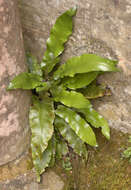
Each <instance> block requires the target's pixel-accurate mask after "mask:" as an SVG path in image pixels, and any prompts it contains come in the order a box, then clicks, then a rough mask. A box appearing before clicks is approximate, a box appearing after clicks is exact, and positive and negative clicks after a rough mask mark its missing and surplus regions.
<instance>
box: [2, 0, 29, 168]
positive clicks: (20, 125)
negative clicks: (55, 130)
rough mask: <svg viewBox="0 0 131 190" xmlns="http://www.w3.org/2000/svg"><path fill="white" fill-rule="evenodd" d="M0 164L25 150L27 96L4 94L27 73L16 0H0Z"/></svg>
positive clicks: (14, 93) (27, 134)
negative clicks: (23, 73) (14, 81)
mask: <svg viewBox="0 0 131 190" xmlns="http://www.w3.org/2000/svg"><path fill="white" fill-rule="evenodd" d="M0 30H1V33H0V165H2V164H5V163H7V162H9V161H12V160H14V159H16V157H18V156H20V155H21V154H22V153H23V152H24V151H25V150H26V149H27V147H28V144H29V127H28V108H29V94H27V92H22V91H9V92H8V91H7V90H6V88H7V86H8V84H9V81H10V80H11V79H12V78H13V77H14V76H15V75H17V74H19V73H20V72H23V71H25V70H26V65H25V55H24V48H23V38H22V32H21V25H20V19H19V15H18V7H17V6H16V1H15V0H10V1H8V0H0Z"/></svg>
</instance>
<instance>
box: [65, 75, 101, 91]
mask: <svg viewBox="0 0 131 190" xmlns="http://www.w3.org/2000/svg"><path fill="white" fill-rule="evenodd" d="M98 74H99V72H90V73H81V74H76V75H75V76H74V77H65V78H64V79H63V80H62V84H63V85H64V86H66V87H68V88H70V89H77V88H83V87H85V86H87V85H89V84H90V83H91V82H92V81H93V80H95V78H96V77H97V76H98Z"/></svg>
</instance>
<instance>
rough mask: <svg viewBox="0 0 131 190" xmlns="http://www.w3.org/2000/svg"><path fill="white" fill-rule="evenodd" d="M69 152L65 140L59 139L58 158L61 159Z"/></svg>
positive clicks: (57, 145)
mask: <svg viewBox="0 0 131 190" xmlns="http://www.w3.org/2000/svg"><path fill="white" fill-rule="evenodd" d="M68 152H69V150H68V146H67V144H66V142H65V141H63V140H62V139H61V140H59V141H58V142H57V144H56V158H57V159H61V158H62V157H63V156H65V155H66V154H67V153H68Z"/></svg>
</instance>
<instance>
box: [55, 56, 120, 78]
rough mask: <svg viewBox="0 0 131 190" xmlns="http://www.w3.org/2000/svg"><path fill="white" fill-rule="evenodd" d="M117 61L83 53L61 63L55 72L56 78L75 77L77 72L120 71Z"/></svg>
mask: <svg viewBox="0 0 131 190" xmlns="http://www.w3.org/2000/svg"><path fill="white" fill-rule="evenodd" d="M116 64H117V61H113V60H109V59H105V58H102V57H100V56H97V55H94V54H83V55H81V56H78V57H72V58H70V59H68V60H67V62H66V63H65V64H63V65H61V66H60V67H59V68H58V70H57V71H56V72H55V73H54V79H55V80H57V79H58V78H59V77H60V78H63V77H64V76H70V77H73V76H74V75H75V74H77V73H88V72H92V71H103V72H105V71H118V69H117V68H116Z"/></svg>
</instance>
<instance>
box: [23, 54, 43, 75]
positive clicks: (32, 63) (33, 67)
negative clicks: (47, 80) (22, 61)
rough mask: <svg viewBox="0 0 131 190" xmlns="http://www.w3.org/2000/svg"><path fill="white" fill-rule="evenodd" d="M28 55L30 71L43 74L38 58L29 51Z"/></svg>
mask: <svg viewBox="0 0 131 190" xmlns="http://www.w3.org/2000/svg"><path fill="white" fill-rule="evenodd" d="M26 57H27V65H28V68H29V72H30V73H34V74H37V75H39V76H42V69H41V66H40V64H38V62H37V59H36V58H35V57H34V56H33V55H31V53H27V54H26Z"/></svg>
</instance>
